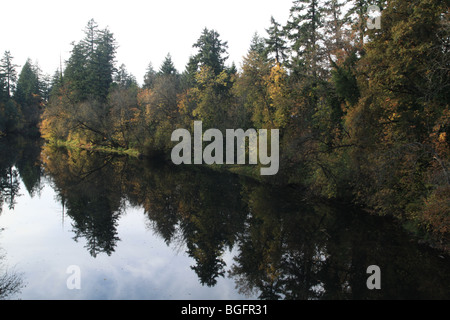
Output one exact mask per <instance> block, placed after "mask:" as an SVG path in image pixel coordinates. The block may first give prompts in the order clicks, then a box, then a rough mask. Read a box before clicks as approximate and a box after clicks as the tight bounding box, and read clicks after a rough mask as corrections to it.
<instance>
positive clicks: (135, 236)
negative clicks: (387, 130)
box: [0, 138, 450, 300]
mask: <svg viewBox="0 0 450 320" xmlns="http://www.w3.org/2000/svg"><path fill="white" fill-rule="evenodd" d="M0 209H1V210H0V298H2V299H24V300H27V299H137V300H143V299H145V300H147V299H151V300H175V299H176V300H197V299H212V300H216V299H217V300H223V299H233V300H241V299H242V300H244V299H296V300H304V299H339V300H340V299H449V298H450V263H449V262H450V259H449V257H448V256H446V255H444V254H443V253H442V252H439V251H436V250H433V249H431V248H429V247H427V246H425V245H423V244H419V243H418V241H417V240H416V239H414V238H412V236H411V235H409V234H408V233H407V232H406V231H405V230H404V229H403V228H401V227H400V226H398V225H397V223H395V221H393V220H392V219H391V218H389V217H378V216H372V215H369V214H368V213H366V212H363V211H360V210H358V209H355V208H352V207H347V206H343V205H337V204H329V203H323V202H318V201H317V200H314V201H313V200H311V199H308V198H307V197H306V196H305V194H304V193H303V191H302V190H300V189H297V188H294V187H276V186H269V185H264V184H260V183H257V182H255V181H252V180H250V179H246V178H243V177H238V176H236V175H232V174H227V173H220V172H215V171H212V170H208V169H205V168H197V167H189V168H187V167H176V166H173V165H169V164H164V163H150V162H148V161H139V160H136V159H130V158H128V157H124V156H117V155H111V154H106V153H94V152H89V151H81V150H66V149H56V148H51V147H47V146H45V147H42V144H41V143H40V142H38V141H34V140H29V139H25V138H8V139H2V140H0ZM374 265H375V266H378V267H379V270H380V272H379V274H378V277H377V278H375V280H374V281H376V282H378V283H379V285H380V289H372V290H371V289H369V288H368V285H367V283H368V279H369V278H370V277H371V276H372V275H371V274H370V273H368V272H367V268H368V267H369V266H374ZM371 279H372V280H373V279H374V278H371Z"/></svg>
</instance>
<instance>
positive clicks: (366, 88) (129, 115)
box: [0, 0, 450, 251]
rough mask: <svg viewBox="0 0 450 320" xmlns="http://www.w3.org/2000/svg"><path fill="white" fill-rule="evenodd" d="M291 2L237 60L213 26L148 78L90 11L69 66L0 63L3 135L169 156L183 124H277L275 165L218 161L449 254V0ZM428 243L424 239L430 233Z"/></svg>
mask: <svg viewBox="0 0 450 320" xmlns="http://www.w3.org/2000/svg"><path fill="white" fill-rule="evenodd" d="M372 2H373V1H350V2H348V6H346V8H347V9H346V11H344V5H343V2H341V1H333V0H320V1H319V0H296V1H293V5H292V8H291V11H290V16H289V19H288V21H286V22H285V23H284V24H282V23H280V22H278V21H276V20H275V19H274V18H272V19H271V21H270V25H269V26H268V28H267V29H266V31H267V34H265V35H263V36H261V35H258V34H255V35H254V37H253V39H252V40H251V42H250V46H249V49H248V53H247V55H246V56H245V57H243V59H242V61H241V62H240V65H239V67H237V66H236V64H235V63H234V62H232V63H229V62H228V61H227V59H228V55H227V50H228V43H227V42H226V41H223V40H222V39H221V37H220V34H219V33H218V32H217V31H216V30H210V29H208V28H205V29H204V30H203V32H202V33H201V35H200V37H199V38H198V41H197V42H196V43H194V44H193V48H195V49H196V50H197V53H196V54H193V55H192V56H190V57H189V60H188V62H187V64H186V68H185V70H183V71H181V72H180V71H178V70H177V69H176V68H175V66H174V64H173V61H172V58H171V55H170V54H168V55H167V56H166V58H165V60H164V62H163V63H162V64H161V66H160V68H159V70H155V69H154V68H153V65H152V64H151V63H150V64H149V65H148V68H147V71H146V75H145V78H144V79H143V80H144V81H143V84H142V85H140V84H138V82H137V81H136V79H135V78H134V76H133V75H132V74H130V73H129V72H128V70H127V69H126V66H125V65H123V64H122V65H120V66H119V67H118V66H117V62H116V60H115V58H116V50H117V47H118V44H117V43H116V41H115V38H114V34H113V33H112V31H111V30H109V29H108V28H105V29H101V28H100V27H99V26H98V25H97V23H96V22H95V21H94V20H93V19H92V20H90V21H89V22H88V23H87V25H86V27H85V29H84V37H83V38H82V39H81V40H80V41H78V42H73V44H72V51H71V55H70V57H69V59H68V60H67V61H65V65H64V68H62V67H61V70H60V69H58V70H56V71H55V73H54V74H53V76H49V75H45V74H43V73H42V70H40V69H39V67H38V66H37V65H35V64H33V63H32V61H31V60H30V59H29V60H27V62H26V63H25V65H24V66H23V67H22V70H21V72H20V73H19V74H18V73H17V71H16V67H17V66H16V65H15V64H14V61H13V56H12V55H11V53H10V52H9V51H6V52H5V54H4V56H3V58H1V59H0V136H1V135H5V134H6V135H9V134H15V133H20V132H25V131H27V130H33V129H34V130H36V128H39V132H38V134H40V135H41V137H42V138H43V139H45V141H47V143H53V144H55V145H57V146H65V147H68V148H83V149H87V150H95V151H99V152H112V153H116V154H122V155H129V156H132V157H137V158H147V157H148V158H154V157H156V158H157V157H163V158H164V157H166V158H167V155H170V151H171V149H172V148H173V146H174V143H173V142H172V141H171V134H172V133H173V132H174V130H176V129H180V128H182V129H187V130H189V131H190V132H192V131H193V130H192V129H193V123H194V121H202V123H203V129H204V130H208V129H210V128H216V129H218V130H220V131H222V132H224V130H225V129H236V128H242V129H243V130H244V131H245V130H247V129H249V128H255V129H268V130H269V129H279V130H280V146H279V148H280V171H279V172H278V174H277V175H275V176H274V177H269V178H267V177H260V176H259V174H256V175H255V172H259V170H258V171H256V169H259V166H249V167H241V166H238V165H237V166H228V165H220V166H216V165H215V166H212V169H213V170H223V169H225V170H228V171H231V172H234V173H237V174H241V175H245V176H249V177H253V178H256V179H258V180H260V181H263V182H267V183H273V184H284V185H289V184H292V185H298V186H302V187H303V188H305V189H306V190H308V193H309V194H311V195H312V196H315V197H320V198H323V199H328V200H329V201H341V202H345V203H351V204H352V205H354V206H357V207H360V208H365V210H366V211H368V212H371V213H373V214H378V215H381V216H392V217H394V218H395V219H397V220H398V221H401V222H402V223H403V224H404V225H405V228H407V229H409V230H410V231H411V232H412V233H414V234H420V235H421V236H423V237H424V238H425V239H427V241H429V242H432V243H435V244H437V245H439V246H440V247H442V248H445V250H447V251H448V249H449V246H448V244H449V242H450V171H449V168H450V108H449V101H450V90H449V89H450V88H449V82H448V79H449V71H448V64H449V63H450V54H449V53H450V43H449V34H450V28H449V26H450V23H449V13H448V7H449V4H450V1H449V0H446V1H438V0H413V1H403V0H391V1H375V3H376V5H377V6H378V7H379V8H380V10H381V16H380V17H379V18H380V19H381V26H380V27H379V28H369V27H368V24H366V23H365V22H366V21H367V19H368V18H370V17H368V14H367V12H368V8H369V6H370V5H372V4H373V3H372ZM428 239H429V240H428Z"/></svg>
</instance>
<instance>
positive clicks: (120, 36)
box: [0, 0, 292, 83]
mask: <svg viewBox="0 0 450 320" xmlns="http://www.w3.org/2000/svg"><path fill="white" fill-rule="evenodd" d="M291 5H292V0H276V1H274V0H220V1H219V0H164V1H153V0H121V1H118V0H108V1H106V0H76V1H66V0H64V1H61V0H59V1H58V0H34V1H33V0H13V1H3V2H2V4H1V12H2V15H1V16H2V17H1V25H2V27H1V31H0V55H1V56H2V55H3V52H4V51H5V50H9V51H11V54H12V55H13V57H14V62H15V63H16V64H17V65H19V68H18V70H17V71H18V72H20V68H21V66H22V65H23V64H24V63H25V61H26V59H27V58H31V59H32V60H33V61H34V62H38V64H39V66H40V67H41V69H42V70H43V72H45V73H49V74H51V75H52V74H53V73H54V71H55V70H56V69H57V68H58V66H59V59H60V55H61V57H62V60H63V62H64V60H67V59H68V58H69V55H70V50H71V45H70V43H71V42H72V41H75V42H78V41H79V40H81V39H82V38H83V36H84V34H83V29H84V27H85V26H86V24H87V22H88V21H89V20H90V19H91V18H93V19H94V20H95V21H96V22H97V24H98V25H99V28H101V29H103V28H105V27H109V29H110V31H111V32H113V33H114V36H115V38H116V40H117V43H118V44H119V49H118V52H117V59H116V60H117V62H118V66H119V65H120V64H122V63H124V64H125V65H126V67H127V69H128V71H129V72H131V73H132V74H133V75H134V76H135V77H136V78H137V80H138V82H139V83H142V79H143V76H144V73H145V69H146V68H147V66H148V64H149V62H152V64H153V66H154V68H155V69H156V70H158V69H159V67H160V65H161V63H162V61H163V59H164V57H165V56H166V55H167V53H169V52H170V53H171V55H172V58H173V61H174V63H175V66H176V68H177V69H178V70H179V71H183V70H184V68H185V66H186V63H187V62H188V59H189V56H190V55H191V53H193V52H195V50H194V49H193V48H192V45H193V44H194V43H195V42H196V41H197V39H198V38H199V36H200V34H201V32H202V30H203V28H205V27H207V28H208V29H215V30H217V31H218V32H219V34H220V36H221V39H222V40H223V41H228V46H229V49H228V53H229V56H230V58H229V60H228V61H227V63H228V64H231V62H232V61H234V62H235V63H236V65H237V66H239V65H240V63H241V62H242V57H243V56H244V55H245V54H246V52H247V50H248V48H249V45H250V41H251V38H252V35H253V34H254V33H255V32H258V33H259V34H260V35H262V36H265V35H266V33H265V29H267V28H268V27H269V26H270V17H271V16H272V15H273V16H274V17H275V19H276V20H277V21H279V22H280V23H282V24H284V23H285V22H286V21H287V19H288V16H289V9H290V7H291Z"/></svg>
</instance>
